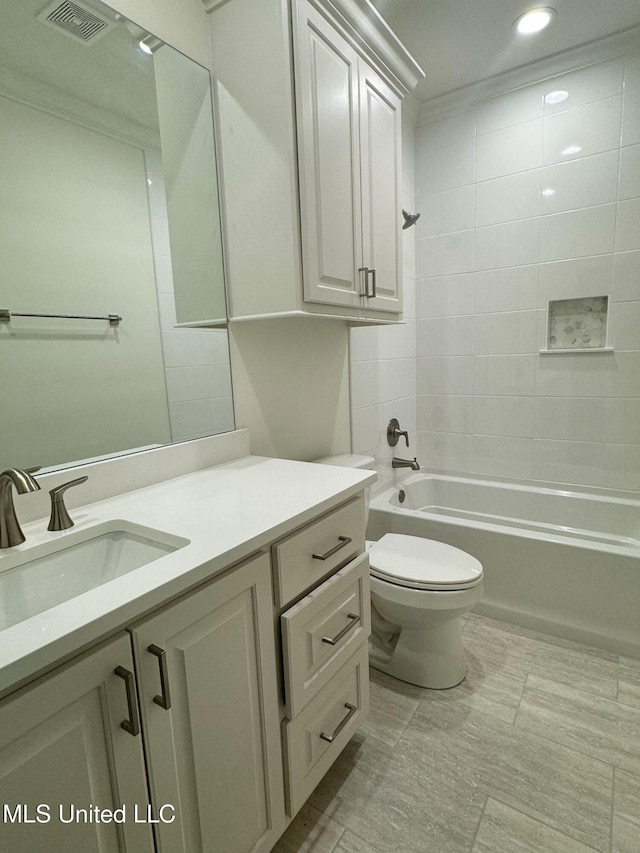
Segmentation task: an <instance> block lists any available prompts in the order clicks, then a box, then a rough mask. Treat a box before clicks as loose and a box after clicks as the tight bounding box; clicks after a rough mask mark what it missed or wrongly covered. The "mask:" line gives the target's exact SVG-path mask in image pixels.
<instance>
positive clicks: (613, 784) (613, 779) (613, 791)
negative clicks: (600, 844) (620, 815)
mask: <svg viewBox="0 0 640 853" xmlns="http://www.w3.org/2000/svg"><path fill="white" fill-rule="evenodd" d="M616 769H617V768H616V765H615V764H614V765H613V773H612V775H611V831H610V833H609V851H610V853H614V851H613V822H614V819H615V815H616Z"/></svg>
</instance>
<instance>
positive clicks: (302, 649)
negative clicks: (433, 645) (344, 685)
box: [280, 554, 371, 719]
mask: <svg viewBox="0 0 640 853" xmlns="http://www.w3.org/2000/svg"><path fill="white" fill-rule="evenodd" d="M280 625H281V629H282V650H283V655H284V683H285V696H286V706H287V716H288V717H289V718H290V719H292V718H293V717H294V716H295V715H297V714H299V713H300V711H301V710H302V708H304V706H305V705H306V704H307V703H308V702H309V701H310V700H311V699H312V698H313V697H314V696H315V695H316V693H318V692H319V691H320V690H322V688H323V687H325V685H326V684H327V683H328V682H329V680H330V679H331V678H332V677H333V676H334V675H335V673H336V672H337V671H338V670H339V669H340V667H341V666H342V664H343V663H344V661H345V660H346V659H347V658H348V657H349V656H350V655H352V654H353V652H354V651H355V650H356V648H357V647H358V646H359V645H360V644H361V643H365V642H366V640H367V637H368V636H369V634H370V632H371V608H370V604H369V557H368V555H367V554H360V556H359V557H356V558H355V560H352V561H351V562H350V563H349V564H348V565H346V566H344V568H342V569H340V570H339V571H338V572H336V573H335V574H334V575H332V576H331V577H330V578H329V579H328V580H326V581H325V582H324V583H322V584H320V586H319V587H317V588H316V589H314V590H312V591H311V592H310V593H309V595H306V596H305V597H304V598H303V599H302V600H301V601H299V602H298V603H297V604H295V605H294V606H293V607H291V608H290V609H289V610H287V611H286V613H283V614H282V616H281V617H280Z"/></svg>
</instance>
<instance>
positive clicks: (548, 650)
mask: <svg viewBox="0 0 640 853" xmlns="http://www.w3.org/2000/svg"><path fill="white" fill-rule="evenodd" d="M463 636H464V644H465V649H466V657H467V665H468V673H467V678H466V679H465V680H464V681H463V682H462V684H461V685H459V686H458V687H455V688H453V689H451V690H445V691H431V690H422V689H421V688H419V687H413V686H411V685H408V684H403V683H402V682H400V681H396V680H395V679H392V678H389V677H388V676H386V675H383V674H381V673H378V672H376V671H375V670H371V712H370V715H369V718H368V719H367V721H366V722H365V723H364V724H363V726H362V727H361V728H360V730H359V731H358V733H357V734H356V735H355V737H354V738H353V739H352V740H351V742H350V743H349V744H348V746H347V747H346V748H345V750H344V751H343V753H342V755H341V756H340V758H339V759H338V760H337V761H336V763H335V764H334V766H333V767H332V769H331V770H330V771H329V773H328V774H327V775H326V776H325V778H324V779H323V781H322V782H321V783H320V785H319V786H318V787H317V788H316V790H315V791H314V793H313V794H312V795H311V797H310V799H309V801H308V803H307V804H306V805H305V806H304V808H303V809H302V811H301V812H300V814H299V815H298V817H297V818H296V820H295V821H294V822H293V823H292V824H291V826H290V827H289V829H288V830H287V832H286V833H285V835H284V836H283V837H282V838H281V839H280V841H279V842H278V844H277V846H276V847H275V850H274V853H294V851H295V853H301V851H313V853H391V851H394V853H395V851H397V853H463V851H471V853H516V851H524V852H525V853H529V851H531V853H587V851H594V850H595V851H601V853H640V660H632V659H630V658H623V657H620V656H618V655H615V654H611V653H609V652H605V651H602V650H600V649H594V648H591V647H587V646H581V645H579V644H577V643H571V642H568V641H565V640H560V639H557V638H556V637H551V636H548V635H545V634H538V633H535V632H533V631H528V630H526V629H524V628H519V627H516V626H514V625H510V624H508V623H506V622H496V621H494V620H492V619H486V618H483V617H481V616H477V615H475V614H470V615H469V617H468V619H467V621H466V623H465V627H464V635H463Z"/></svg>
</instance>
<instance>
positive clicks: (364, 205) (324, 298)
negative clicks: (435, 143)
mask: <svg viewBox="0 0 640 853" xmlns="http://www.w3.org/2000/svg"><path fill="white" fill-rule="evenodd" d="M205 5H206V6H207V8H208V9H209V11H211V12H212V13H213V14H212V15H211V19H210V20H211V35H212V63H213V69H214V74H215V76H216V78H217V87H218V88H217V95H218V109H219V113H220V136H221V151H222V162H221V172H222V182H223V186H224V205H225V219H226V225H227V257H228V268H229V282H228V286H229V303H230V317H231V319H248V318H252V317H265V316H269V315H271V316H289V315H298V314H307V315H316V316H331V317H344V318H345V319H348V320H350V321H352V322H354V321H355V322H378V321H385V320H386V321H389V320H397V319H399V315H400V314H401V311H402V285H401V282H402V252H401V233H400V232H401V222H402V216H401V204H400V176H401V162H400V156H401V144H400V137H401V133H400V102H401V97H402V96H403V95H404V94H406V93H407V92H409V91H410V90H411V89H412V88H413V86H415V84H416V83H417V80H418V78H419V76H420V75H421V74H422V71H421V70H420V68H419V67H418V66H417V65H416V64H415V62H414V61H413V59H412V58H411V57H410V56H409V54H407V53H406V51H405V50H404V48H403V47H402V45H401V44H400V43H399V42H398V41H397V39H396V38H395V36H394V35H393V33H392V32H391V31H390V30H389V29H388V28H387V27H386V24H384V22H383V21H382V19H381V18H380V17H379V15H378V13H377V12H376V11H375V9H374V8H373V7H372V6H371V4H370V3H369V2H368V0H230V2H225V3H223V4H222V5H220V4H219V3H218V2H216V0H208V2H207V0H205Z"/></svg>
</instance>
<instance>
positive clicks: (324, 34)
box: [294, 2, 402, 312]
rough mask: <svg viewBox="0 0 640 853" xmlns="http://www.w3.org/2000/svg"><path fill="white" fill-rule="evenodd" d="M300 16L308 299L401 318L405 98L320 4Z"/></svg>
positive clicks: (305, 7) (306, 6) (305, 6)
mask: <svg viewBox="0 0 640 853" xmlns="http://www.w3.org/2000/svg"><path fill="white" fill-rule="evenodd" d="M297 10H298V20H297V27H296V35H297V39H296V40H295V41H294V50H295V60H296V87H295V88H296V107H297V124H298V160H299V168H300V218H301V230H302V258H303V262H302V264H303V281H304V299H305V300H306V301H307V302H320V303H326V304H328V305H349V306H351V307H353V308H356V309H360V308H363V309H365V310H366V309H369V308H378V309H380V310H383V311H393V312H400V311H401V310H402V299H401V296H402V292H401V288H400V287H399V286H398V284H399V281H400V277H401V274H402V269H401V255H400V219H401V217H400V215H399V207H400V202H399V196H398V192H399V163H400V99H399V98H398V97H397V96H396V95H394V93H393V92H392V91H391V89H390V88H389V86H387V85H386V84H385V83H384V81H383V80H382V79H381V78H380V76H379V75H377V74H376V73H375V71H374V70H373V69H372V68H371V67H370V66H369V65H368V63H366V62H365V61H364V60H363V59H361V58H360V57H359V56H358V54H357V53H356V51H355V50H354V49H353V48H352V47H351V45H350V44H349V42H348V41H347V39H346V38H343V37H342V36H341V35H340V34H339V33H338V32H337V31H336V29H335V28H334V27H333V26H332V24H331V23H330V22H329V21H328V20H327V19H326V18H325V17H324V16H323V15H322V14H320V12H319V11H318V10H317V9H316V8H314V6H312V4H311V3H308V2H305V3H300V4H299V6H298V7H297Z"/></svg>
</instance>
